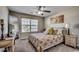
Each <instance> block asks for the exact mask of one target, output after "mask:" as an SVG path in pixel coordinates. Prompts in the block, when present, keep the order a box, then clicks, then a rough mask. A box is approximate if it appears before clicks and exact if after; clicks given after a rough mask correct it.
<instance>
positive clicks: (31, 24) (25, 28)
mask: <svg viewBox="0 0 79 59" xmlns="http://www.w3.org/2000/svg"><path fill="white" fill-rule="evenodd" d="M36 31H38V20H35V19H27V18H22V32H36Z"/></svg>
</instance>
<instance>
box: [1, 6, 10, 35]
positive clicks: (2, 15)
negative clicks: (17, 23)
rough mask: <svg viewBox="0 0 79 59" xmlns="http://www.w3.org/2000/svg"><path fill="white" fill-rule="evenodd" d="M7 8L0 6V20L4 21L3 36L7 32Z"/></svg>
mask: <svg viewBox="0 0 79 59" xmlns="http://www.w3.org/2000/svg"><path fill="white" fill-rule="evenodd" d="M8 13H9V12H8V8H7V7H5V6H0V19H4V34H6V33H7V32H8Z"/></svg>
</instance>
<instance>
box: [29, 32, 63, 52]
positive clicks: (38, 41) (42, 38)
mask: <svg viewBox="0 0 79 59" xmlns="http://www.w3.org/2000/svg"><path fill="white" fill-rule="evenodd" d="M29 42H30V43H31V44H32V45H33V46H34V47H35V48H36V50H37V51H38V52H41V51H44V50H46V49H48V48H50V47H53V46H56V45H58V44H60V43H62V42H63V35H58V34H57V35H46V34H44V33H35V34H31V35H30V36H29Z"/></svg>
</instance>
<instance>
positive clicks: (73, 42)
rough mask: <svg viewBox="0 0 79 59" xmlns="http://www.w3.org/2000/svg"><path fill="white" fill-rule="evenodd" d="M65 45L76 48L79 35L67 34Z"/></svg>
mask: <svg viewBox="0 0 79 59" xmlns="http://www.w3.org/2000/svg"><path fill="white" fill-rule="evenodd" d="M65 45H68V46H72V47H74V48H76V46H77V37H76V36H75V35H65Z"/></svg>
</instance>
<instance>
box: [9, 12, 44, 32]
mask: <svg viewBox="0 0 79 59" xmlns="http://www.w3.org/2000/svg"><path fill="white" fill-rule="evenodd" d="M10 15H13V16H16V17H18V20H19V23H20V21H21V18H23V17H24V18H30V19H37V20H38V31H39V32H40V31H42V30H43V29H44V18H43V17H38V16H33V15H28V14H22V13H17V12H13V11H10ZM20 25H21V23H20ZM20 31H21V30H20Z"/></svg>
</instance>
